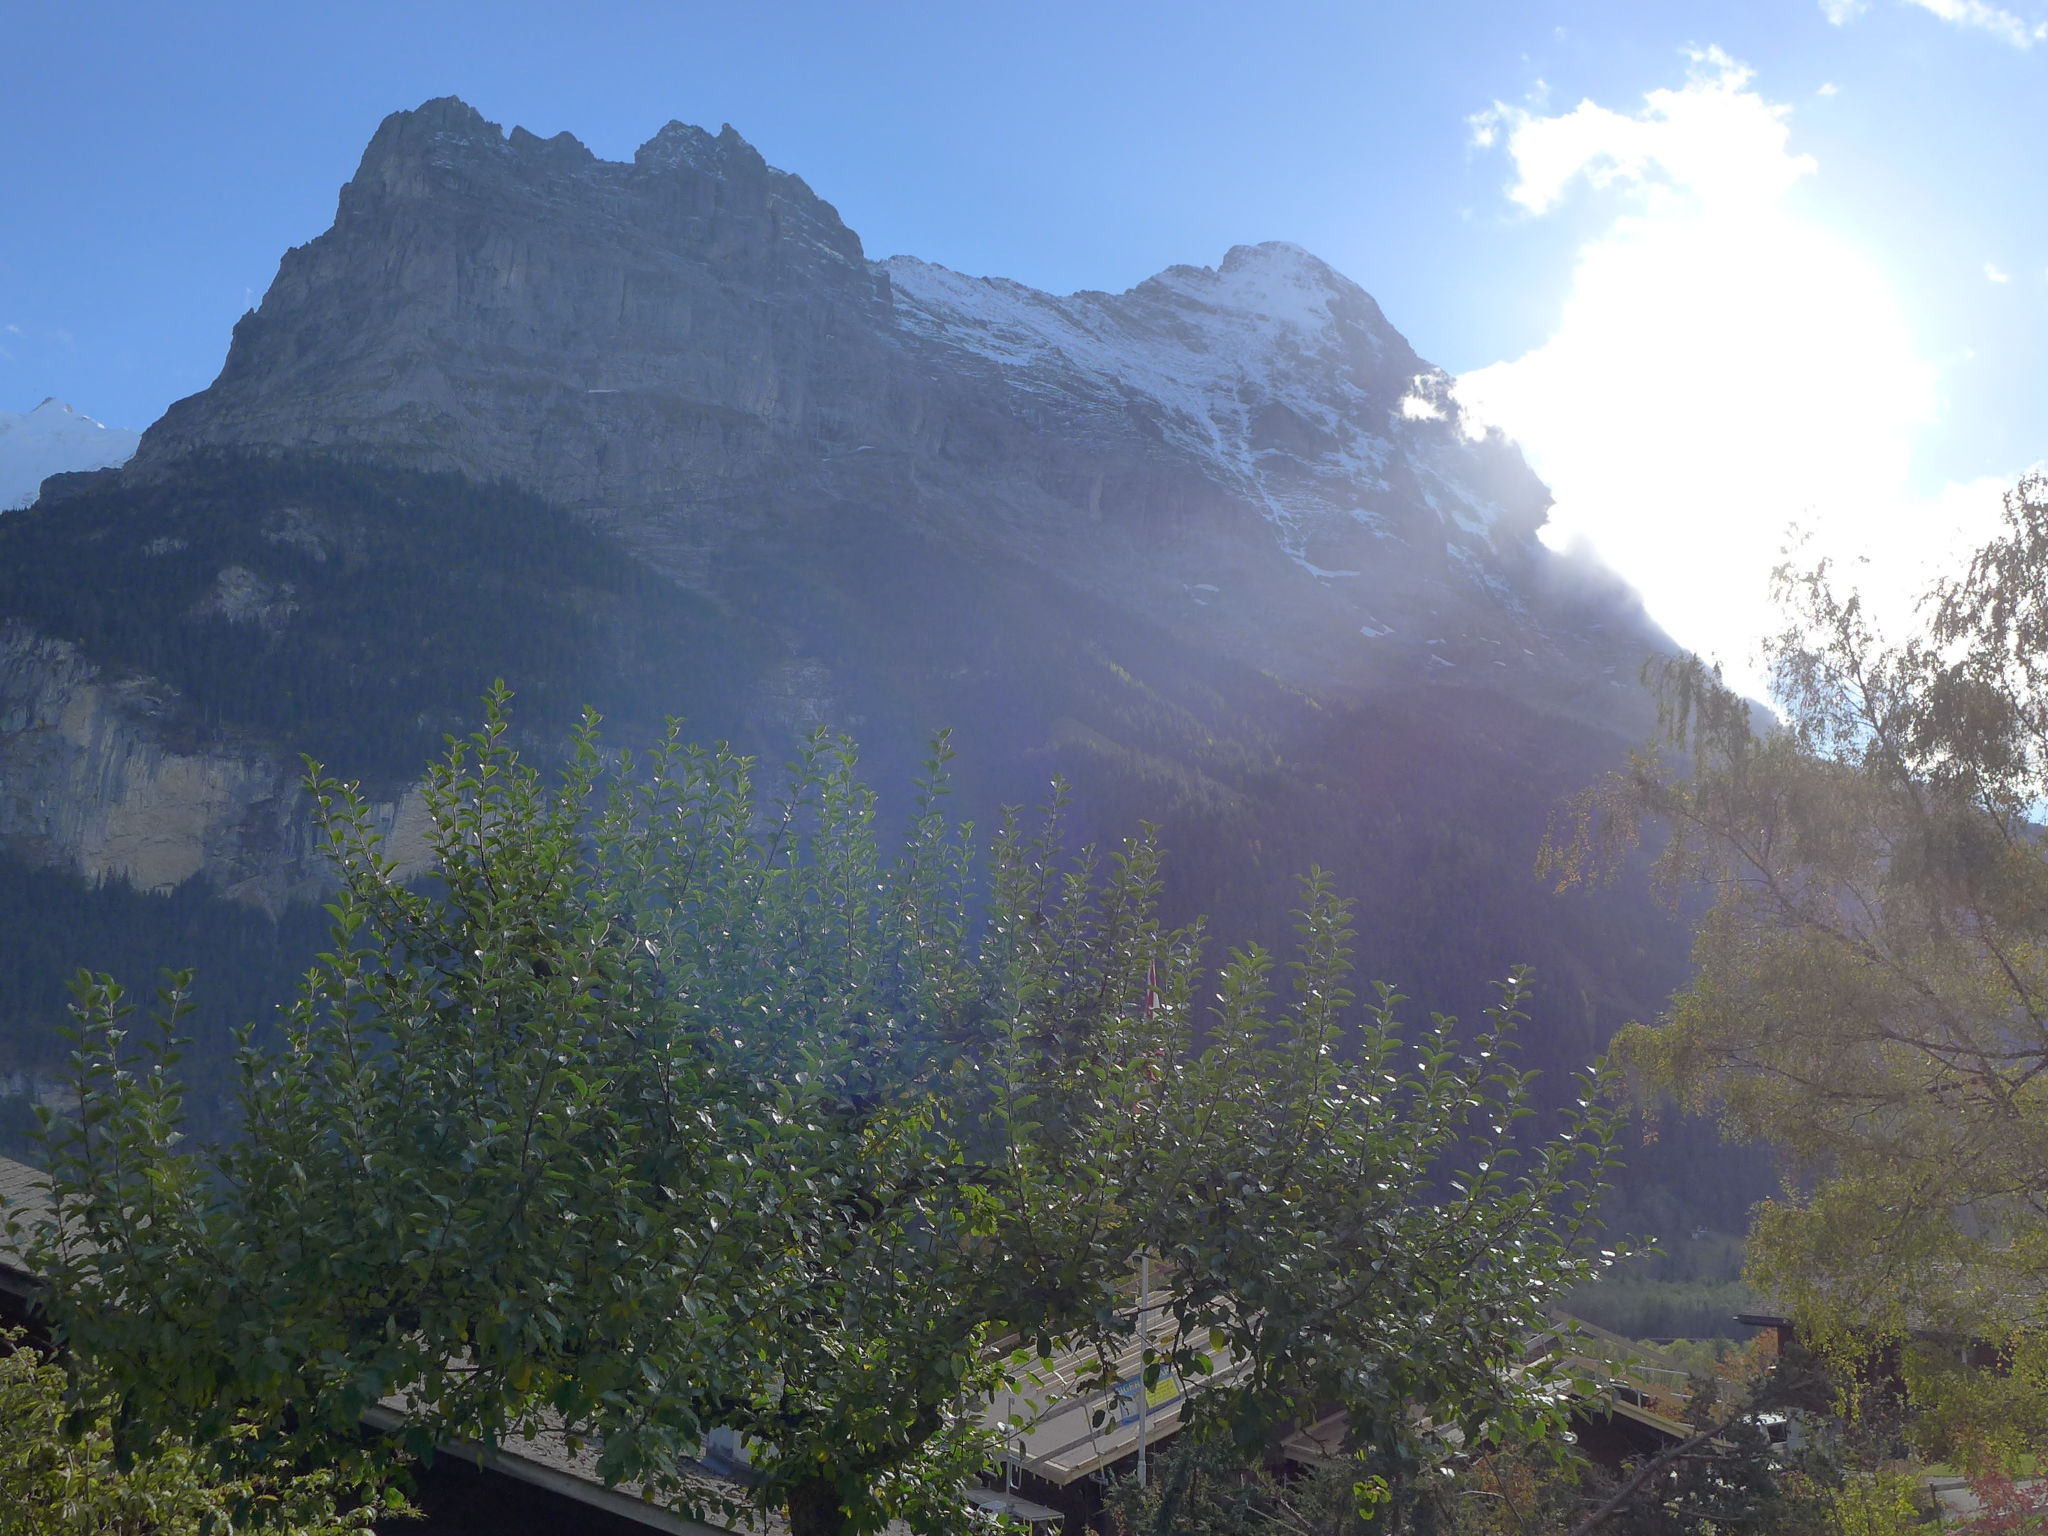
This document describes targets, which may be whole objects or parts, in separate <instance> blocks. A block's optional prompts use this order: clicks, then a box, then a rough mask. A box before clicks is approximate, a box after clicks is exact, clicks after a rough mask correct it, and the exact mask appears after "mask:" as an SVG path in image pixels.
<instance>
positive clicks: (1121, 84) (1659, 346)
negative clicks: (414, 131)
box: [0, 0, 2048, 668]
mask: <svg viewBox="0 0 2048 1536" xmlns="http://www.w3.org/2000/svg"><path fill="white" fill-rule="evenodd" d="M5 34H6V41H7V46H6V65H5V79H6V83H5V87H4V89H0V410H24V409H27V408H28V407H30V406H33V405H34V404H35V403H36V402H37V401H39V400H40V399H42V398H43V396H45V395H58V396H60V397H62V398H65V399H67V400H69V401H71V402H72V403H73V404H75V405H76V406H78V407H79V408H80V409H81V410H84V411H87V412H89V413H90V414H92V415H95V416H98V417H100V418H101V419H103V420H106V421H108V422H111V423H114V424H117V425H122V426H135V427H139V426H143V425H145V424H147V422H149V421H150V420H152V419H154V417H155V416H156V415H157V414H158V413H159V412H160V411H161V410H162V409H163V407H164V406H165V405H166V404H168V403H169V402H170V401H171V400H172V399H174V398H176V397H178V396H180V395H183V394H187V393H190V392H191V391H193V390H196V389H199V388H202V387H203V386H204V385H205V384H206V383H207V382H208V381H209V380H210V379H211V377H212V375H213V373H214V372H215V370H216V369H217V368H218V367H219V364H220V361H221V358H222V355H223V352H224V350H225V347H226V343H227V336H228V330H229V327H230V326H231V325H232V324H233V322H234V319H235V317H236V316H237V315H238V314H239V313H240V312H241V311H242V310H243V309H244V308H246V307H248V306H249V305H250V304H252V303H253V302H254V301H255V299H256V298H258V297H260V295H261V293H262V291H263V289H264V287H265V286H266V285H267V284H268V282H269V280H270V277H271V275H272V273H273V271H274V270H275V265H276V261H277V257H278V255H279V254H280V253H281V252H282V251H283V250H284V248H285V247H286V246H288V245H291V244H293V243H297V242H302V241H304V240H307V239H310V238H311V237H313V236H314V235H316V234H318V233H319V232H320V231H321V230H322V229H323V228H324V227H325V226H326V224H327V222H328V220H329V218H330V217H331V215H332V212H333V207H334V198H335V192H336V189H337V188H338V186H339V185H340V183H341V182H343V181H344V180H346V179H347V177H348V176H349V174H350V173H351V172H352V170H353V169H354V166H355V162H356V159H357V157H358V155H359V154H360V152H361V149H362V146H363V144H364V143H365V142H366V141H367V140H368V138H369V136H370V134H371V132H372V131H373V130H374V129H375V127H376V125H377V123H378V121H379V119H381V118H382V117H383V116H384V114H385V113H387V112H390V111H393V110H396V109H399V108H404V107H410V106H414V105H417V104H418V103H419V102H420V101H421V100H423V99H425V98H427V97H429V96H435V95H441V94H446V93H451V92H452V93H454V94H458V95H461V96H462V97H464V98H465V99H466V100H468V101H470V102H471V103H472V104H473V105H475V106H476V107H478V108H479V109H480V110H482V111H483V112H484V114H485V115H486V116H488V117H490V118H492V119H493V120H495V121H498V122H500V123H503V124H504V125H506V126H508V127H509V126H511V125H512V124H514V123H519V124H524V125H525V126H526V127H528V128H530V129H533V130H534V131H536V132H538V133H542V134H551V133H554V132H556V131H558V130H561V129H564V128H566V129H568V130H570V131H571V132H573V133H575V134H576V135H577V136H578V137H579V138H581V139H582V140H583V141H584V142H585V143H587V144H589V145H590V146H591V147H592V148H593V149H595V150H596V151H597V152H598V153H600V154H603V155H606V156H611V157H624V156H626V155H629V154H630V152H631V150H632V149H633V147H634V146H635V145H636V144H638V143H639V142H640V141H642V140H643V139H645V138H647V137H648V136H650V135H651V134H652V133H653V132H654V131H655V130H656V129H657V128H658V127H659V126H660V125H661V124H662V123H663V122H665V121H666V120H668V119H669V118H671V117H679V118H682V119H684V120H686V121H691V122H699V123H703V124H705V125H707V126H709V127H712V128H716V127H717V126H718V125H719V124H720V123H722V122H731V123H732V124H733V125H734V126H735V127H737V128H738V129H739V130H740V131H741V132H742V133H743V134H745V135H746V136H747V137H748V138H749V139H750V140H752V141H753V142H754V143H755V144H756V145H757V146H759V147H760V148H761V150H762V151H763V152H764V153H765V154H766V155H767V156H768V158H769V159H770V160H771V161H772V162H774V163H776V164H778V165H781V166H783V167H785V168H786V169H790V170H793V171H796V172H798V173H799V174H801V175H803V176H804V177H805V178H806V179H807V180H808V181H809V182H810V183H811V185H812V186H813V187H815V188H816V189H817V190H818V191H819V192H820V193H821V194H823V195H824V196H826V197H827V198H829V199H831V200H832V201H833V202H834V203H836V204H837V205H838V207H839V209H840V211H841V213H842V214H843V215H844V216H845V217H846V219H847V221H848V222H849V223H850V224H851V225H852V226H853V227H854V228H855V229H856V230H858V231H859V232H860V234H861V235H862V237H863V239H864V240H865V242H866V245H867V248H868V251H869V253H870V254H871V255H875V256H883V255H889V254H892V253H895V252H898V251H908V252H913V253H915V254H917V255H920V256H923V257H925V258H927V259H929V260H934V261H939V262H943V263H945V264H947V265H949V266H953V267H957V268H960V269H962V270H964V271H968V272H975V273H999V274H1002V275H1005V276H1009V277H1014V278H1017V279H1020V280H1022V281H1025V282H1028V283H1032V284H1034V285H1037V286H1040V287H1046V288H1051V289H1057V290H1068V289H1072V288H1077V287H1092V288H1109V289H1119V288H1123V287H1127V286H1129V285H1130V284H1132V283H1135V282H1137V281H1139V280H1141V279H1142V278H1144V277H1145V276H1147V275H1148V274H1150V273H1151V272H1154V271H1156V270H1158V269H1159V268H1161V267H1164V266H1167V265H1170V264H1172V263H1175V262H1198V263H1213V262H1214V261H1216V260H1217V259H1218V258H1219V257H1220V256H1221V255H1222V253H1223V251H1224V250H1225V249H1227V248H1228V247H1229V246H1230V245H1232V244H1234V243H1238V242H1241V241H1256V240H1263V239H1286V240H1293V241H1295V242H1297V243H1299V244H1302V245H1304V246H1307V247H1308V248H1309V249H1311V250H1313V251H1315V252H1317V253H1318V254H1319V255H1321V256H1323V257H1324V258H1325V259H1326V260H1328V261H1329V262H1331V263H1332V264H1333V265H1334V266H1336V267H1338V268H1339V269H1340V270H1342V271H1344V272H1346V273H1348V274H1349V275H1351V276H1352V277H1354V278H1356V279H1357V280H1358V281H1359V282H1360V283H1362V284H1363V285H1364V286H1365V287H1366V288H1367V289H1369V290H1370V291H1371V292H1372V293H1373V294H1374V296H1375V297H1377V298H1378V299H1379V301H1380V302H1381V304H1382V306H1383V307H1384V308H1385V310H1386V312H1387V314H1388V316H1389V318H1390V319H1392V321H1393V322H1394V323H1395V325H1397V326H1398V327H1400V329H1401V330H1402V331H1403V332H1405V333H1406V334H1407V336H1408V337H1409V339H1410V340H1411V341H1412V342H1413V343H1414V344H1415V346H1416V347H1417V349H1418V350H1419V351H1421V352H1422V353H1423V354H1424V355H1425V356H1427V357H1429V358H1430V359H1431V360H1433V361H1435V362H1437V363H1439V364H1441V365H1443V366H1444V367H1446V368H1448V369H1450V370H1452V371H1453V372H1455V373H1458V374H1460V375H1468V376H1469V377H1470V380H1471V388H1470V390H1469V391H1467V392H1465V398H1466V399H1467V404H1468V407H1469V409H1470V412H1471V415H1472V418H1473V420H1474V422H1475V423H1476V422H1479V421H1481V420H1484V421H1490V422H1492V423H1494V424H1496V425H1498V426H1501V427H1503V428H1504V429H1507V430H1509V431H1510V432H1511V433H1513V434H1514V435H1516V436H1518V437H1520V438H1521V439H1522V440H1523V441H1524V444H1525V446H1526V447H1527V448H1528V450H1529V452H1530V454H1531V457H1532V459H1533V460H1534V461H1535V462H1536V464H1537V466H1538V468H1539V470H1541V471H1542V472H1543V473H1544V474H1545V475H1546V477H1547V478H1548V479H1549V480H1550V481H1551V483H1552V485H1553V487H1554V488H1555V489H1556V491H1557V493H1558V497H1559V508H1558V519H1557V522H1558V526H1557V532H1556V538H1557V540H1558V541H1559V542H1560V543H1563V542H1569V541H1571V540H1572V539H1573V538H1579V537H1583V538H1588V539H1590V540H1591V541H1592V542H1594V543H1595V544H1596V546H1597V547H1599V548H1600V549H1602V550H1603V552H1606V553H1607V554H1608V555H1609V556H1610V558H1612V559H1613V560H1614V561H1615V562H1616V563H1617V564H1618V565H1620V566H1621V567H1622V568H1623V570H1624V571H1625V572H1626V573H1628V574H1630V575H1631V576H1632V577H1634V578H1635V579H1637V580H1638V581H1639V583H1640V584H1642V585H1643V586H1644V587H1645V590H1646V591H1647V592H1648V593H1649V594H1650V597H1651V601H1652V605H1653V608H1654V609H1655V610H1656V611H1658V612H1660V613H1661V614H1663V615H1665V616H1666V617H1667V618H1668V619H1669V620H1670V621H1671V622H1672V623H1674V625H1676V626H1677V627H1678V629H1679V631H1680V633H1681V636H1682V637H1683V638H1688V639H1691V640H1693V641H1694V642H1695V643H1697V644H1701V645H1703V646H1706V647H1708V648H1710V649H1713V650H1716V651H1717V652H1718V653H1720V654H1722V655H1723V656H1724V657H1725V658H1726V659H1728V660H1730V661H1731V662H1732V663H1734V664H1735V665H1736V666H1737V667H1738V668H1739V667H1740V666H1741V663H1742V659H1743V654H1742V653H1743V650H1744V647H1745V646H1746V645H1747V643H1748V639H1747V637H1748V636H1750V635H1751V634H1752V633H1753V632H1754V630H1755V629H1756V627H1757V626H1758V625H1759V624H1760V623H1761V622H1762V620H1761V619H1760V618H1759V617H1757V613H1756V609H1757V602H1758V598H1759V596H1760V585H1759V584H1760V580H1761V576H1760V572H1761V568H1762V566H1763V565H1767V564H1768V563H1769V556H1770V554H1771V553H1772V551H1774V550H1775V548H1776V547H1777V544H1778V542H1779V540H1780V538H1781V537H1782V532H1783V528H1784V525H1785V522H1786V520H1787V519H1790V518H1796V519H1798V520H1800V521H1801V522H1803V523H1805V524H1806V525H1807V526H1809V527H1812V528H1815V529H1816V530H1818V532H1817V534H1816V538H1817V540H1818V541H1819V542H1820V544H1821V545H1823V546H1824V547H1826V548H1828V549H1840V550H1842V551H1844V552H1845V553H1846V552H1850V551H1852V550H1853V551H1857V552H1860V553H1864V554H1867V555H1869V557H1870V558H1871V560H1872V561H1873V562H1874V564H1873V565H1872V566H1871V567H1870V569H1871V570H1872V571H1873V573H1876V572H1878V570H1879V567H1883V569H1884V572H1885V574H1882V575H1879V574H1873V576H1872V580H1873V581H1877V582H1880V583H1882V582H1890V583H1892V584H1893V585H1894V586H1901V585H1902V584H1906V583H1908V582H1909V581H1910V580H1911V579H1912V577H1913V574H1914V573H1915V572H1916V571H1917V570H1918V569H1919V568H1920V567H1922V566H1924V565H1925V564H1926V563H1927V562H1929V561H1930V560H1934V559H1936V558H1937V557H1939V556H1941V555H1942V554H1943V553H1945V552H1947V551H1950V550H1952V549H1954V548H1956V547H1959V546H1960V545H1961V543H1963V542H1964V541H1965V540H1966V538H1967V537H1968V535H1969V534H1970V533H1971V532H1972V531H1973V530H1975V529H1976V528H1978V527H1980V526H1981V525H1982V523H1983V520H1984V517H1985V516H1986V508H1987V507H1988V506H1990V505H1995V495H1992V494H1991V492H1992V491H1994V490H1995V487H1996V486H1997V485H1998V484H2001V483H2005V482H2008V481H2009V480H2010V479H2011V477H2012V476H2014V475H2016V474H2017V473H2019V472H2021V471H2022V470H2024V469H2026V468H2027V467H2028V466H2029V465H2031V464H2033V463H2034V462H2036V461H2037V460H2039V459H2041V458H2042V457H2044V456H2048V365H2044V363H2043V356H2044V343H2048V198H2044V197H2042V195H2041V192H2042V189H2043V187H2044V184H2048V177H2044V174H2043V173H2044V171H2048V134H2044V133H2042V132H2041V131H2040V130H2039V126H2038V125H2039V101H2040V100H2041V98H2042V94H2043V86H2044V81H2048V77H2044V74H2043V72H2044V71H2048V0H2003V3H2000V4H1991V3H1989V0H1864V3H1862V4H1857V3H1855V0H1824V3H1823V0H1773V3H1768V4H1766V3H1754V4H1727V3H1723V4H1714V5H1700V4H1684V3H1666V4H1656V3H1653V4H1643V3H1641V0H1636V3H1632V4H1606V3H1540V0H1438V3H1429V4H1423V3H1413V4H1403V5H1392V4H1367V3H1356V0H1354V3H1349V4H1336V3H1302V4H1286V3H1271V0H1269V3H1264V4H1260V5H1257V6H1254V5H1251V4H1249V3H1242V0H1240V3H1234V4H1219V3H1202V0H1181V3H1176V4H1174V5H1170V6H1169V5H1164V4H1115V3H1108V0H1095V3H1092V4H1067V3H1057V0H1054V3H1047V0H1041V3H1037V4H1033V5H1029V6H1025V5H1019V4H1015V3H1009V4H1003V5H992V4H991V5H981V4H954V5H946V6H939V5H924V6H913V5H901V4H893V5H892V4H866V5H861V6H848V5H844V4H794V3H782V4H756V5H748V4H736V3H731V0H727V3H725V4H722V5H716V6H713V5H696V4H685V3H622V0H587V3H583V4H578V5H575V6H565V5H562V4H560V3H552V4H546V5H539V4H523V3H514V0H495V3H493V4H489V5H483V4H469V3H454V0H432V3H420V0H413V3H409V4H404V5H394V4H383V3H360V0H359V3H354V4H351V5H348V6H334V7H311V6H307V7H288V6H277V5H274V4H268V5H264V6H260V7H259V6H254V5H246V4H240V5H237V4H205V3H187V4H181V5H179V6H176V7H169V6H163V5H160V4H153V3H152V4H140V3H113V4H103V5H99V6H95V7H91V8H84V7H59V6H34V7H31V6H28V5H23V4H8V5H7V15H6V21H5ZM1987 497H1988V500H1987ZM1859 538H1860V539H1861V540H1862V541H1863V544H1864V545H1868V546H1869V547H1868V548H1867V549H1866V548H1863V547H1862V546H1859V545H1858V544H1857V540H1858V539H1859ZM1752 547H1753V551H1752ZM1745 551H1752V552H1750V553H1745ZM1887 562H1889V563H1887ZM1660 566H1661V567H1662V568H1663V570H1664V572H1665V574H1664V576H1662V577H1660V576H1659V575H1658V570H1659V567H1660ZM1674 572H1675V573H1676V579H1674V578H1673V574H1672V573H1674ZM1706 594H1711V596H1712V601H1709V600H1708V598H1707V595H1706ZM1730 614H1734V615H1735V616H1734V617H1730Z"/></svg>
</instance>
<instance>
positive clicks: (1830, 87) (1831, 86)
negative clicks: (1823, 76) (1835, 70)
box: [1813, 80, 1842, 96]
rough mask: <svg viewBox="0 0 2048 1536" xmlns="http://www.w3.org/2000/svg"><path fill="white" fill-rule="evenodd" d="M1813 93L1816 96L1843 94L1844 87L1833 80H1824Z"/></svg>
mask: <svg viewBox="0 0 2048 1536" xmlns="http://www.w3.org/2000/svg"><path fill="white" fill-rule="evenodd" d="M1813 94H1814V95H1816V96H1839V95H1841V94H1842V88H1841V87H1840V86H1839V85H1837V84H1835V82H1834V81H1832V80H1823V81H1821V83H1820V85H1819V87H1818V88H1816V89H1815V91H1814V93H1813Z"/></svg>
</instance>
